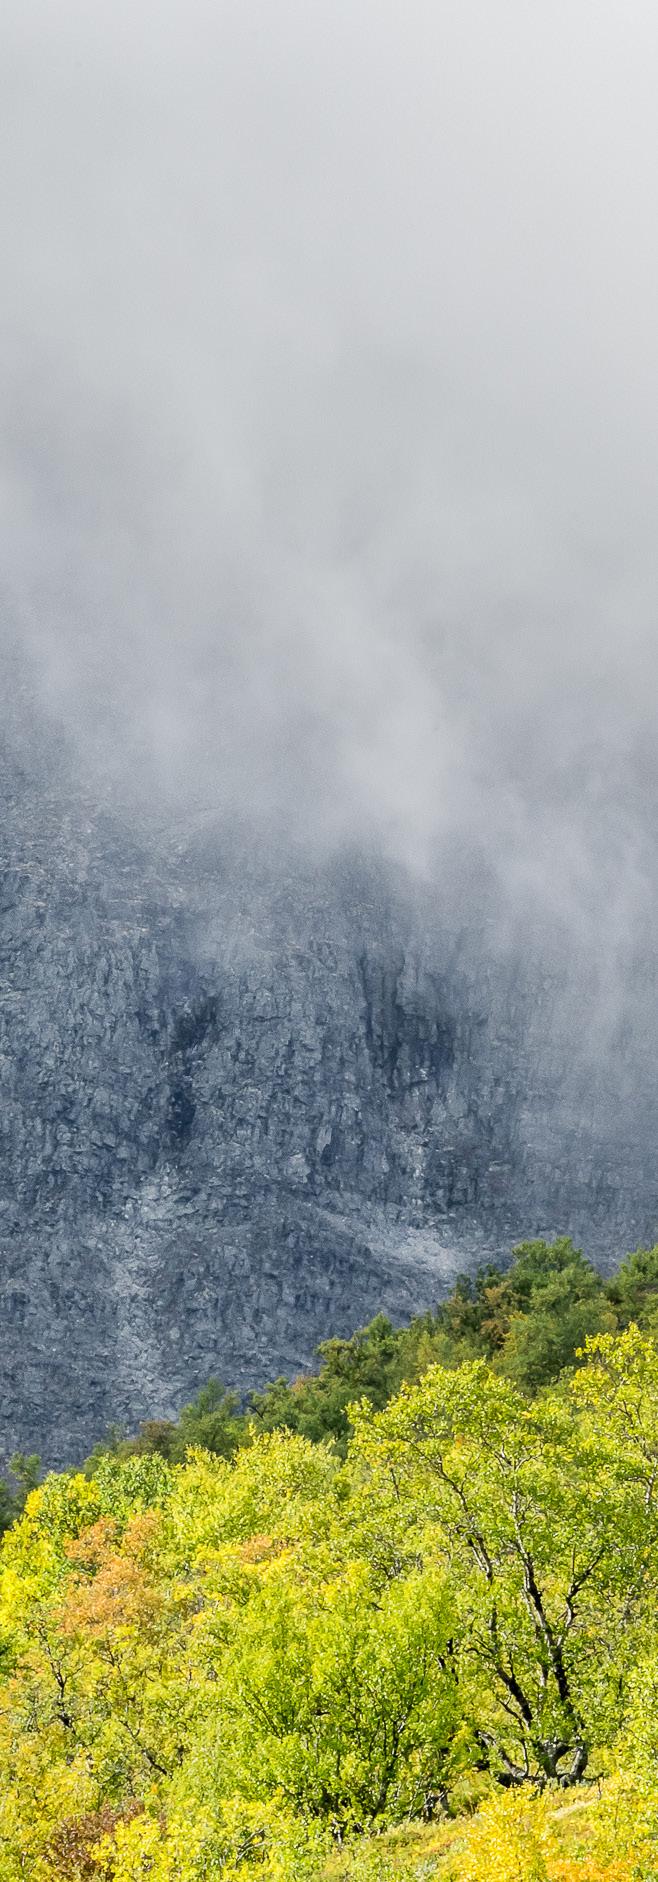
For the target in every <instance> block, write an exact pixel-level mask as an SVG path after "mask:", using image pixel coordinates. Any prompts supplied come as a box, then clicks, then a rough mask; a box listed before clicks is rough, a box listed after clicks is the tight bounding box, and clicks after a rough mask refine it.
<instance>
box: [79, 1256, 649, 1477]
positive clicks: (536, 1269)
mask: <svg viewBox="0 0 658 1882" xmlns="http://www.w3.org/2000/svg"><path fill="white" fill-rule="evenodd" d="M654 1313H655V1316H656V1325H657V1326H658V1249H654V1250H652V1251H646V1250H644V1251H643V1250H641V1251H639V1252H638V1253H637V1254H636V1255H633V1256H628V1257H627V1259H626V1261H625V1262H624V1263H623V1264H622V1267H621V1268H620V1269H619V1272H618V1274H617V1275H616V1277H615V1280H614V1281H613V1282H611V1283H609V1284H606V1283H605V1282H604V1281H603V1280H602V1279H601V1277H600V1275H599V1274H598V1273H597V1270H596V1269H595V1268H594V1267H593V1266H592V1263H591V1262H590V1261H588V1260H587V1259H586V1257H585V1256H584V1255H583V1254H582V1253H581V1251H580V1249H577V1248H574V1246H573V1243H572V1242H571V1241H570V1240H569V1239H568V1238H567V1237H565V1236H562V1237H559V1238H558V1239H557V1240H556V1241H554V1242H551V1243H549V1242H545V1241H531V1242H521V1243H519V1244H518V1246H517V1247H516V1248H515V1249H514V1251H513V1255H512V1260H511V1263H510V1266H509V1267H508V1268H507V1269H505V1270H503V1269H500V1268H497V1267H495V1266H492V1265H491V1264H490V1265H489V1266H487V1267H484V1268H481V1269H480V1271H479V1272H478V1274H477V1275H476V1276H475V1279H474V1280H471V1279H469V1278H468V1277H464V1276H462V1277H461V1278H460V1279H459V1280H458V1281H457V1282H456V1284H455V1287H454V1288H453V1291H452V1293H451V1294H450V1295H449V1297H448V1299H447V1300H446V1301H444V1302H442V1304H441V1305H440V1306H439V1307H437V1308H436V1310H435V1312H434V1313H425V1314H421V1315H419V1316H417V1317H416V1318H415V1319H414V1320H412V1321H411V1324H410V1325H409V1326H408V1327H397V1328H396V1327H393V1325H392V1324H391V1321H390V1320H388V1319H387V1318H386V1316H385V1315H384V1314H378V1315H377V1316H376V1318H375V1319H374V1320H371V1322H370V1324H369V1326H367V1327H362V1328H361V1329H360V1330H359V1331H358V1332H356V1333H354V1334H352V1336H351V1338H350V1339H332V1340H325V1341H323V1343H322V1344H321V1345H320V1346H319V1347H318V1358H319V1362H320V1363H319V1367H318V1370H317V1372H315V1373H308V1374H303V1375H302V1376H300V1377H299V1378H296V1379H292V1380H290V1379H286V1378H279V1379H276V1380H275V1381H274V1382H273V1383H272V1384H271V1385H268V1386H266V1387H265V1388H264V1390H263V1391H261V1392H252V1393H251V1394H250V1395H249V1397H248V1400H247V1404H246V1407H245V1409H244V1411H242V1412H241V1411H240V1409H239V1402H238V1399H237V1397H236V1396H235V1394H233V1393H230V1392H228V1391H226V1390H225V1388H224V1387H223V1386H221V1385H220V1384H219V1383H218V1381H217V1380H210V1382H209V1384H208V1385H207V1386H204V1387H203V1389H202V1390H201V1391H200V1392H199V1394H198V1396H197V1398H196V1399H194V1400H193V1402H192V1403H191V1404H190V1405H186V1406H185V1407H184V1408H183V1411H182V1412H181V1414H180V1417H179V1419H178V1421H177V1423H175V1424H174V1423H172V1422H168V1421H166V1420H152V1421H151V1422H149V1423H147V1424H144V1425H142V1427H141V1430H140V1431H139V1432H138V1434H137V1435H136V1436H135V1437H126V1436H125V1434H122V1433H121V1432H118V1431H114V1432H110V1434H109V1436H108V1438H107V1439H106V1440H105V1443H104V1444H103V1445H100V1446H98V1447H97V1449H96V1451H95V1452H94V1454H93V1456H92V1458H91V1460H90V1468H92V1469H93V1468H94V1466H95V1460H96V1458H97V1457H98V1456H99V1455H100V1454H101V1453H103V1452H105V1451H107V1450H111V1451H113V1452H114V1454H115V1455H117V1456H120V1457H126V1456H129V1455H131V1454H133V1453H137V1452H148V1451H156V1452H159V1453H160V1454H161V1456H163V1457H165V1458H168V1459H169V1461H170V1462H172V1463H176V1462H182V1461H183V1460H184V1457H185V1453H186V1450H187V1448H188V1446H190V1445H191V1446H194V1445H197V1444H200V1445H202V1446H203V1447H204V1449H206V1450H209V1451H212V1452H214V1453H215V1454H216V1455H217V1456H219V1457H232V1456H234V1454H235V1452H236V1450H237V1449H238V1448H239V1447H240V1446H242V1445H244V1444H248V1443H250V1442H251V1437H252V1432H253V1431H254V1430H255V1431H256V1432H262V1431H277V1430H284V1429H285V1430H288V1431H296V1432H298V1434H299V1436H300V1437H306V1438H310V1439H311V1441H312V1442H313V1443H321V1442H325V1441H326V1442H329V1443H331V1444H333V1445H334V1447H335V1449H336V1451H337V1452H338V1454H339V1455H340V1456H342V1457H344V1456H345V1454H346V1449H347V1443H348V1438H349V1433H350V1421H349V1416H348V1407H349V1405H350V1404H351V1403H352V1402H353V1401H354V1400H356V1399H360V1398H362V1397H366V1398H368V1399H369V1401H370V1404H371V1405H372V1406H373V1407H374V1409H375V1410H380V1409H381V1408H382V1407H383V1406H384V1405H385V1404H386V1403H387V1402H388V1400H389V1399H390V1398H391V1397H392V1396H393V1395H394V1394H395V1393H396V1392H397V1391H399V1388H400V1386H401V1385H403V1384H404V1383H405V1382H413V1381H414V1380H418V1379H420V1378H422V1376H423V1373H424V1372H425V1371H426V1370H427V1368H428V1366H430V1365H434V1364H437V1363H438V1364H439V1365H443V1366H448V1367H452V1366H457V1365H461V1364H463V1363H464V1361H466V1360H469V1359H476V1358H485V1359H488V1360H490V1361H491V1364H492V1365H493V1366H494V1368H495V1370H496V1371H498V1372H501V1373H502V1374H504V1375H505V1376H506V1377H508V1378H510V1379H513V1380H514V1382H515V1383H516V1384H517V1385H518V1386H519V1387H520V1389H521V1390H522V1391H524V1392H529V1393H531V1394H534V1393H537V1392H538V1391H541V1390H542V1389H543V1388H544V1387H545V1386H546V1385H549V1384H550V1383H551V1382H552V1381H553V1380H555V1379H557V1378H558V1376H559V1374H560V1373H561V1372H562V1371H563V1370H564V1369H565V1368H566V1367H568V1366H571V1365H573V1364H574V1362H575V1358H576V1353H577V1351H578V1348H579V1347H582V1345H583V1344H584V1341H585V1340H586V1338H587V1337H588V1336H590V1335H593V1334H596V1333H603V1332H614V1331H615V1330H616V1328H617V1327H618V1326H624V1325H626V1324H627V1323H628V1321H629V1319H634V1320H636V1321H637V1322H638V1324H639V1325H641V1326H648V1325H653V1324H654V1322H653V1319H652V1314H654Z"/></svg>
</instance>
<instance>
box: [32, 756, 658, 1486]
mask: <svg viewBox="0 0 658 1882" xmlns="http://www.w3.org/2000/svg"><path fill="white" fill-rule="evenodd" d="M0 795H1V800H2V832H1V836H0V864H1V867H0V1243H1V1256H2V1269H1V1287H2V1317H1V1320H0V1342H1V1346H2V1352H1V1355H0V1364H1V1380H2V1408H1V1414H0V1425H1V1432H0V1435H1V1438H2V1444H3V1448H4V1451H5V1454H6V1453H8V1452H10V1451H11V1450H12V1449H13V1448H15V1447H16V1446H20V1447H21V1448H24V1449H29V1448H32V1447H34V1448H36V1449H38V1450H40V1451H41V1453H42V1455H43V1456H44V1457H45V1458H47V1460H48V1461H49V1462H62V1461H67V1460H70V1459H74V1458H76V1457H78V1456H81V1455H83V1454H84V1452H85V1451H86V1450H87V1449H88V1448H89V1447H90V1445H91V1444H92V1443H93V1441H94V1439H96V1438H97V1437H98V1436H99V1435H100V1434H101V1433H102V1432H103V1431H104V1429H105V1428H106V1427H107V1425H108V1423H109V1422H111V1421H116V1420H119V1421H121V1420H125V1421H126V1422H127V1423H128V1424H130V1425H134V1424H135V1423H136V1421H137V1420H139V1419H140V1418H141V1417H146V1416H158V1415H169V1414H174V1413H175V1412H176V1410H177V1409H178V1407H179V1406H180V1404H181V1403H182V1402H183V1401H184V1399H185V1398H186V1397H188V1396H189V1395H190V1394H191V1393H192V1392H193V1391H195V1390H196V1388H197V1387H198V1386H199V1385H201V1384H202V1383H203V1382H204V1381H205V1379H206V1378H207V1377H208V1376H209V1375H210V1374H218V1375H220V1376H221V1377H222V1378H223V1379H224V1380H225V1381H226V1382H227V1383H230V1384H231V1385H235V1386H237V1387H238V1388H240V1389H246V1388H247V1387H248V1386H251V1385H255V1384H257V1383H259V1382H262V1381H264V1380H265V1379H267V1378H272V1377H274V1376H276V1375H277V1374H278V1373H279V1372H281V1371H283V1370H285V1371H290V1370H294V1369H296V1368H299V1367H300V1366H302V1365H304V1364H306V1363H308V1361H309V1360H310V1358H311V1355H312V1352H313V1348H314V1346H315V1344H316V1342H317V1341H318V1340H319V1339H321V1338H322V1337H326V1336H328V1335H329V1334H331V1333H348V1332H350V1331H351V1330H352V1329H353V1328H354V1327H355V1326H357V1325H359V1324H361V1323H363V1322H364V1321H365V1320H366V1319H367V1318H368V1317H370V1316H371V1315H372V1314H373V1313H374V1312H376V1311H377V1310H379V1309H385V1310H387V1311H389V1312H390V1313H391V1314H392V1315H393V1316H395V1317H397V1318H404V1317H405V1316H408V1315H410V1314H412V1313H413V1312H416V1311H419V1310H420V1309H422V1308H424V1307H426V1306H429V1305H432V1304H434V1303H435V1302H436V1301H437V1299H439V1298H440V1297H441V1296H442V1295H443V1294H444V1293H445V1292H446V1290H447V1288H448V1286H449V1285H450V1282H451V1280H452V1278H453V1277H454V1275H455V1274H456V1273H457V1272H458V1271H460V1270H463V1269H465V1268H468V1267H469V1266H470V1267H472V1266H474V1265H476V1264H477V1263H478V1262H479V1261H481V1260H483V1259H485V1258H486V1257H487V1256H489V1255H492V1254H497V1253H500V1252H504V1251H506V1250H508V1249H509V1246H510V1244H511V1242H512V1241H513V1240H514V1239H515V1238H518V1236H519V1235H521V1234H530V1233H533V1232H549V1233H550V1232H553V1231H558V1230H564V1231H570V1232H573V1233H574V1234H575V1235H577V1236H578V1237H580V1238H581V1239H583V1240H584V1242H585V1245H586V1247H587V1249H588V1251H589V1252H590V1253H592V1254H593V1255H594V1256H595V1257H596V1258H598V1259H599V1260H601V1261H606V1260H607V1259H608V1258H609V1257H610V1256H611V1254H613V1253H615V1252H623V1250H624V1248H625V1247H627V1246H631V1245H633V1244H635V1243H636V1242H638V1241H639V1240H641V1239H645V1240H646V1239H648V1238H649V1239H653V1238H654V1236H655V1233H656V1227H657V1225H658V1183H657V1181H656V1165H655V1142H656V1126H657V1124H658V1108H657V1105H656V1096H655V1079H654V1064H655V1052H654V1041H655V1025H654V1019H653V1013H654V1006H655V972H654V970H653V967H648V966H647V965H646V964H645V965H644V966H643V968H642V972H641V974H639V979H638V981H637V984H636V986H635V988H634V994H633V999H632V1000H631V1002H630V1005H628V1004H627V1007H626V1008H625V1009H624V1012H623V1013H622V1014H620V1015H619V1018H618V1020H615V1023H614V1024H612V1025H611V1023H610V1022H609V1021H606V1026H607V1031H606V1037H605V1049H604V1050H603V1049H601V1048H600V1045H599V1043H598V1041H597V1043H596V1045H595V1046H594V1045H588V1043H587V1042H588V1037H589V1034H590V1032H591V1033H592V1035H593V1032H594V1030H595V1028H597V1027H599V1028H600V987H598V986H597V984H595V979H594V977H592V976H591V975H590V976H588V969H587V966H586V964H585V965H584V966H582V967H581V968H579V969H578V971H577V972H575V973H574V971H571V974H570V975H569V974H566V975H565V972H564V969H563V968H558V967H557V966H556V965H555V962H553V963H552V964H550V965H547V962H546V960H545V959H542V957H541V953H539V954H538V953H537V951H536V950H534V951H533V950H530V952H529V954H528V956H527V957H525V958H524V957H523V955H522V954H521V955H520V954H519V952H518V949H512V950H511V949H509V948H508V949H506V950H502V949H501V948H500V947H494V946H493V944H492V943H491V940H490V939H489V940H488V938H487V933H486V928H483V927H482V925H480V928H479V929H478V932H477V933H476V934H473V933H472V932H470V931H468V930H467V931H466V932H462V931H461V927H460V923H459V921H457V920H456V919H455V904H454V896H453V897H452V899H451V900H450V906H449V907H448V908H446V907H445V906H444V902H443V900H442V894H441V885H440V884H439V885H438V887H436V888H435V889H433V891H432V893H431V895H430V894H429V892H427V893H425V892H423V894H421V893H420V892H417V891H415V890H414V891H412V890H411V889H408V888H406V887H405V885H404V884H402V883H401V882H400V881H399V880H398V881H396V880H395V879H394V878H393V877H392V876H391V874H390V873H387V872H386V871H385V870H384V869H383V868H381V867H379V866H378V865H376V864H375V863H366V862H364V861H363V860H362V859H359V858H358V857H357V856H344V857H342V858H341V859H339V860H333V861H326V862H325V863H324V864H323V865H317V866H315V867H314V866H312V865H311V864H310V863H309V862H308V861H307V860H306V861H305V860H304V859H302V858H300V857H297V858H295V857H291V856H290V854H288V855H287V856H286V855H285V853H284V852H281V853H280V854H279V855H278V856H277V857H276V858H273V857H272V856H271V854H269V853H268V852H267V851H266V849H265V848H264V846H261V847H259V846H258V845H257V844H256V843H255V842H254V841H253V840H252V839H247V838H246V837H245V838H243V839H240V836H239V835H236V836H234V838H233V839H232V841H231V843H228V842H220V841H219V840H218V839H217V838H216V836H215V835H214V834H213V831H212V829H211V827H210V825H209V824H208V823H205V822H204V821H203V819H200V820H199V822H198V825H197V827H196V828H195V827H194V826H193V825H190V826H189V827H188V828H186V829H185V830H182V831H181V832H179V834H178V836H177V837H176V836H172V835H171V833H169V834H168V836H167V838H166V840H165V839H164V838H163V837H162V836H161V835H160V836H157V835H156V836H153V835H152V836H151V838H150V840H149V842H148V843H146V842H145V841H143V840H142V841H138V840H137V838H136V837H135V836H134V835H131V834H130V832H129V831H127V830H126V828H125V827H124V826H123V825H122V824H121V822H120V821H119V820H118V819H117V817H116V816H114V815H112V814H110V813H109V812H106V813H103V812H102V811H101V810H100V809H99V807H98V804H94V805H91V806H90V805H89V804H86V803H85V801H84V798H83V797H82V796H81V795H80V794H78V795H76V794H75V793H74V792H73V790H72V788H71V787H69V785H68V784H67V782H66V779H62V778H61V777H60V778H59V780H56V781H55V782H53V781H52V779H51V781H50V783H49V784H48V786H46V784H45V783H44V782H43V780H42V781H41V782H37V781H36V779H35V778H34V776H33V775H32V774H31V772H30V769H29V767H28V765H27V764H26V763H25V762H24V761H23V762H21V761H20V759H19V758H17V757H16V754H15V753H14V754H13V755H11V756H10V755H7V756H6V758H5V761H4V768H3V772H2V778H1V780H0ZM638 971H639V970H638ZM648 1016H649V1017H648Z"/></svg>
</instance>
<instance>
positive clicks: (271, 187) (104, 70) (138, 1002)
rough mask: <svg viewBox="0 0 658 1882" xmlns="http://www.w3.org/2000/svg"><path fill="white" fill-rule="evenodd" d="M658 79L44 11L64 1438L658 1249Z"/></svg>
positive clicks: (29, 125) (28, 1333)
mask: <svg viewBox="0 0 658 1882" xmlns="http://www.w3.org/2000/svg"><path fill="white" fill-rule="evenodd" d="M657 68H658V27H657V25H656V18H655V11H654V9H652V8H650V7H649V6H648V4H647V5H645V4H638V5H636V6H634V7H632V8H631V10H630V12H629V10H628V8H627V7H624V8H622V6H621V4H620V0H606V3H605V4H604V5H603V6H599V7H597V8H596V9H593V8H592V7H591V6H589V5H588V4H586V3H585V0H575V4H573V3H572V4H571V5H570V6H568V7H567V6H566V5H562V4H558V5H556V6H553V7H552V8H551V10H550V15H549V13H548V10H547V9H539V10H537V9H528V8H527V7H524V6H522V5H521V4H520V0H504V4H502V5H501V6H499V7H497V8H495V9H492V8H491V7H488V6H486V5H485V4H484V0H465V4H463V5H461V6H460V7H459V8H458V9H457V8H453V7H449V6H447V5H443V4H440V5H438V6H437V5H432V6H430V5H429V4H425V0H422V3H421V0H412V3H411V5H408V6H406V7H405V9H404V17H403V15H402V11H401V9H400V8H399V6H397V5H395V4H392V3H389V0H386V4H381V0H378V4H377V5H376V6H375V4H374V0H361V3H360V4H359V5H358V6H354V5H350V6H348V5H347V4H346V3H345V4H343V0H338V3H337V4H332V6H331V8H330V9H329V7H328V6H322V5H321V6H319V7H318V8H308V7H307V6H302V5H301V4H299V0H283V4H282V5H280V6H277V7H276V8H272V7H268V6H266V5H264V4H262V3H260V0H246V3H245V0H242V3H241V4H240V6H238V5H237V4H233V0H227V4H225V5H223V6H222V7H221V8H218V7H211V6H210V5H209V4H206V0H192V4H191V5H187V6H186V7H185V8H183V7H182V6H181V4H180V0H169V3H167V4H162V3H160V4H158V6H157V7H156V6H155V5H154V4H152V3H151V0H138V4H136V5H135V4H132V5H130V6H129V5H128V4H127V0H114V4H113V5H112V6H110V5H109V4H108V5H106V4H105V3H104V0H99V4H97V5H96V6H95V7H94V8H93V10H90V9H88V8H85V7H83V6H82V5H80V4H77V0H62V4H61V5H60V6H58V8H57V10H56V11H55V10H53V9H49V8H47V7H46V6H43V5H42V4H37V3H36V0H28V3H27V4H25V3H24V0H23V3H22V4H21V5H20V6H19V5H18V3H17V0H9V4H8V5H7V7H6V9H5V15H4V23H3V59H2V62H0V125H1V127H2V128H1V131H0V138H1V140H2V143H3V161H2V164H1V165H0V223H1V226H2V229H3V247H2V253H3V260H4V281H3V312H2V321H1V324H0V382H1V387H2V397H1V401H0V491H1V503H0V532H1V546H2V563H1V569H2V574H1V591H0V598H1V622H0V650H1V654H2V672H3V687H2V699H1V702H0V730H1V739H2V754H3V757H2V785H1V792H2V800H1V811H0V825H1V847H2V854H3V871H4V873H3V879H2V898H3V900H2V908H3V915H2V930H1V933H0V948H1V950H2V954H1V963H2V965H1V974H0V992H1V998H0V1014H1V1023H2V1027H3V1054H4V1056H3V1058H2V1064H1V1068H0V1075H1V1077H2V1110H1V1112H0V1133H1V1134H2V1141H3V1163H2V1171H1V1172H0V1191H1V1197H2V1208H3V1211H4V1217H3V1219H4V1224H5V1227H4V1231H3V1233H4V1240H5V1253H4V1257H3V1285H4V1288H5V1298H6V1302H7V1306H6V1309H5V1317H4V1322H3V1335H2V1337H3V1339H4V1340H5V1344H6V1358H5V1362H4V1363H5V1374H4V1376H5V1380H6V1411H5V1413H4V1430H5V1432H6V1434H7V1443H8V1445H9V1446H10V1447H11V1445H12V1444H13V1443H18V1442H20V1443H25V1444H29V1443H32V1442H38V1443H39V1445H40V1446H41V1448H43V1449H44V1450H46V1449H47V1448H48V1445H50V1447H51V1452H52V1455H54V1456H57V1457H60V1456H68V1455H72V1454H73V1452H74V1451H75V1449H76V1447H78V1448H79V1446H80V1445H81V1444H83V1443H86V1442H88V1441H89V1440H90V1438H92V1437H93V1436H95V1435H96V1434H97V1433H98V1431H99V1430H100V1429H101V1428H102V1426H103V1422H104V1421H107V1419H108V1418H109V1417H111V1416H124V1415H125V1416H126V1417H127V1418H132V1419H134V1418H135V1417H137V1416H138V1415H140V1413H141V1412H142V1411H143V1412H144V1413H146V1412H147V1411H151V1410H153V1411H155V1410H170V1409H172V1408H175V1406H176V1405H177V1404H179V1403H180V1402H181V1398H182V1397H183V1396H185V1394H186V1393H188V1392H189V1391H190V1389H192V1388H193V1387H194V1386H195V1385H196V1384H197V1383H200V1382H201V1381H202V1379H203V1378H204V1377H205V1376H206V1375H207V1373H208V1372H210V1371H217V1370H221V1371H222V1372H223V1374H224V1376H225V1377H226V1378H227V1379H228V1380H231V1381H234V1380H235V1381H236V1382H238V1383H253V1382H254V1380H255V1378H256V1376H258V1377H262V1376H265V1375H266V1374H268V1375H269V1374H270V1373H271V1372H272V1371H273V1370H276V1368H277V1367H279V1366H284V1365H285V1366H293V1365H295V1364H299V1363H301V1362H302V1361H305V1360H307V1359H308V1356H309V1353H310V1351H311V1349H312V1346H313V1344H314V1342H315V1340H316V1339H317V1338H318V1337H320V1336H321V1335H322V1334H325V1333H328V1332H330V1331H335V1330H345V1331H348V1330H349V1328H350V1327H351V1326H352V1325H353V1324H354V1323H355V1322H356V1321H357V1320H358V1319H359V1318H362V1317H363V1316H365V1315H366V1314H367V1313H369V1312H371V1311H374V1310H375V1309H376V1308H377V1307H378V1306H380V1305H387V1306H389V1307H390V1309H391V1311H395V1312H397V1313H400V1314H403V1313H405V1312H411V1311H413V1310H414V1309H415V1308H417V1307H418V1306H421V1305H424V1304H426V1303H428V1302H430V1301H432V1300H434V1299H435V1297H436V1295H437V1291H439V1290H440V1289H441V1288H442V1287H443V1286H444V1285H445V1284H446V1277H448V1276H449V1275H452V1274H453V1273H454V1272H455V1271H456V1270H457V1269H458V1268H459V1267H461V1266H464V1265H466V1264H468V1262H472V1261H475V1260H477V1259H479V1258H480V1256H481V1254H482V1251H483V1250H484V1252H485V1253H486V1252H487V1251H493V1250H495V1251H496V1252H499V1251H500V1250H501V1249H503V1248H505V1247H506V1246H508V1245H509V1241H510V1239H511V1238H513V1237H514V1236H515V1235H518V1234H521V1233H525V1232H532V1231H533V1230H537V1231H539V1230H543V1229H546V1230H551V1229H563V1230H567V1231H569V1230H572V1231H573V1232H574V1233H576V1234H578V1235H581V1236H582V1237H583V1238H584V1240H585V1243H586V1246H587V1248H588V1251H589V1252H590V1253H592V1254H593V1255H595V1256H597V1257H600V1258H601V1259H602V1260H604V1259H607V1258H608V1257H609V1256H610V1255H611V1254H612V1253H613V1252H614V1251H618V1252H621V1250H622V1249H623V1247H625V1246H626V1245H629V1244H630V1243H631V1242H633V1241H635V1240H639V1239H641V1238H643V1237H644V1238H650V1239H653V1238H654V1236H655V1233H656V1218H657V1216H658V1204H657V1200H656V1188H657V1179H656V1170H655V1142H656V1081H655V1064H656V1046H657V1044H658V1040H657V1038H656V1034H657V1031H658V1027H657V1022H656V998H655V994H656V971H657V961H656V939H655V937H656V932H657V923H656V915H657V912H658V894H657V886H658V859H657V854H656V828H657V820H656V803H657V795H658V775H657V767H658V759H657V756H656V754H657V752H658V738H657V732H658V725H657V718H658V689H657V686H656V664H657V652H656V597H657V592H658V579H657V578H658V568H657V551H656V532H655V517H656V511H657V507H658V465H657V460H656V454H655V449H654V437H655V433H656V428H657V420H658V412H657V410H656V406H657V403H658V375H657V374H656V371H655V350H656V342H655V334H656V331H657V330H658V264H657V262H656V252H655V243H654V242H653V237H652V231H653V228H654V226H655V219H656V210H657V208H658V204H657V202H656V194H657V191H658V184H657V182H656V178H657V176H658V168H657V166H656V162H655V122H654V118H655V88H656V78H657V75H658V74H657Z"/></svg>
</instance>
